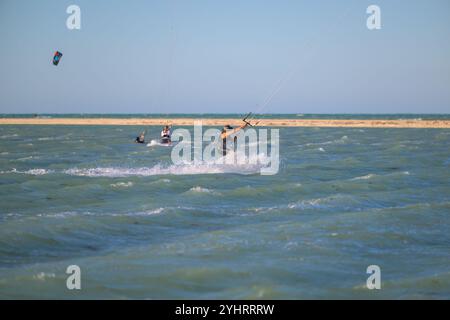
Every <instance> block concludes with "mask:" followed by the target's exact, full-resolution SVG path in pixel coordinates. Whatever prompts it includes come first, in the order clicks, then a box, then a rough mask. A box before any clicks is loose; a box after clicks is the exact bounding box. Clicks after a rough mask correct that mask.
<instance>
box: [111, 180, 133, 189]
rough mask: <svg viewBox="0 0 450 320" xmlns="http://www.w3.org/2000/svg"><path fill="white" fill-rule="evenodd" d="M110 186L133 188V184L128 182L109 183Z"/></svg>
mask: <svg viewBox="0 0 450 320" xmlns="http://www.w3.org/2000/svg"><path fill="white" fill-rule="evenodd" d="M110 186H111V187H113V188H129V187H132V186H133V182H131V181H128V182H117V183H111V184H110Z"/></svg>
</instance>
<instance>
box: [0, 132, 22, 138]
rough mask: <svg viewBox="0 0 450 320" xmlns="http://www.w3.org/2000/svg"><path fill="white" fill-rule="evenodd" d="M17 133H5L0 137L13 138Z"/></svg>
mask: <svg viewBox="0 0 450 320" xmlns="http://www.w3.org/2000/svg"><path fill="white" fill-rule="evenodd" d="M18 136H19V135H18V134H17V133H14V134H5V135H3V136H0V139H9V138H15V137H18Z"/></svg>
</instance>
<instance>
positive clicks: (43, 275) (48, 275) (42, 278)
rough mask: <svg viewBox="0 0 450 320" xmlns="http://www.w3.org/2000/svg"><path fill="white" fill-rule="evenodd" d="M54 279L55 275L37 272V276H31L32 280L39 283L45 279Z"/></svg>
mask: <svg viewBox="0 0 450 320" xmlns="http://www.w3.org/2000/svg"><path fill="white" fill-rule="evenodd" d="M55 277H56V275H55V274H54V273H45V272H39V273H38V274H35V275H34V276H33V279H35V280H39V281H45V279H49V278H55Z"/></svg>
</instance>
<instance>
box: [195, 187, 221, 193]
mask: <svg viewBox="0 0 450 320" xmlns="http://www.w3.org/2000/svg"><path fill="white" fill-rule="evenodd" d="M188 193H200V194H201V193H208V194H214V195H218V194H220V192H218V191H215V190H212V189H208V188H202V187H200V186H196V187H192V188H190V189H189V191H188Z"/></svg>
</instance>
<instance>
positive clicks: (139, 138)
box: [134, 131, 145, 143]
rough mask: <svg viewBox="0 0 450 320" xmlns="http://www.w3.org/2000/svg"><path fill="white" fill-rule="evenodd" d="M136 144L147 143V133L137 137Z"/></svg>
mask: <svg viewBox="0 0 450 320" xmlns="http://www.w3.org/2000/svg"><path fill="white" fill-rule="evenodd" d="M134 142H136V143H145V131H144V132H141V134H140V135H139V136H137V137H136V140H134Z"/></svg>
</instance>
